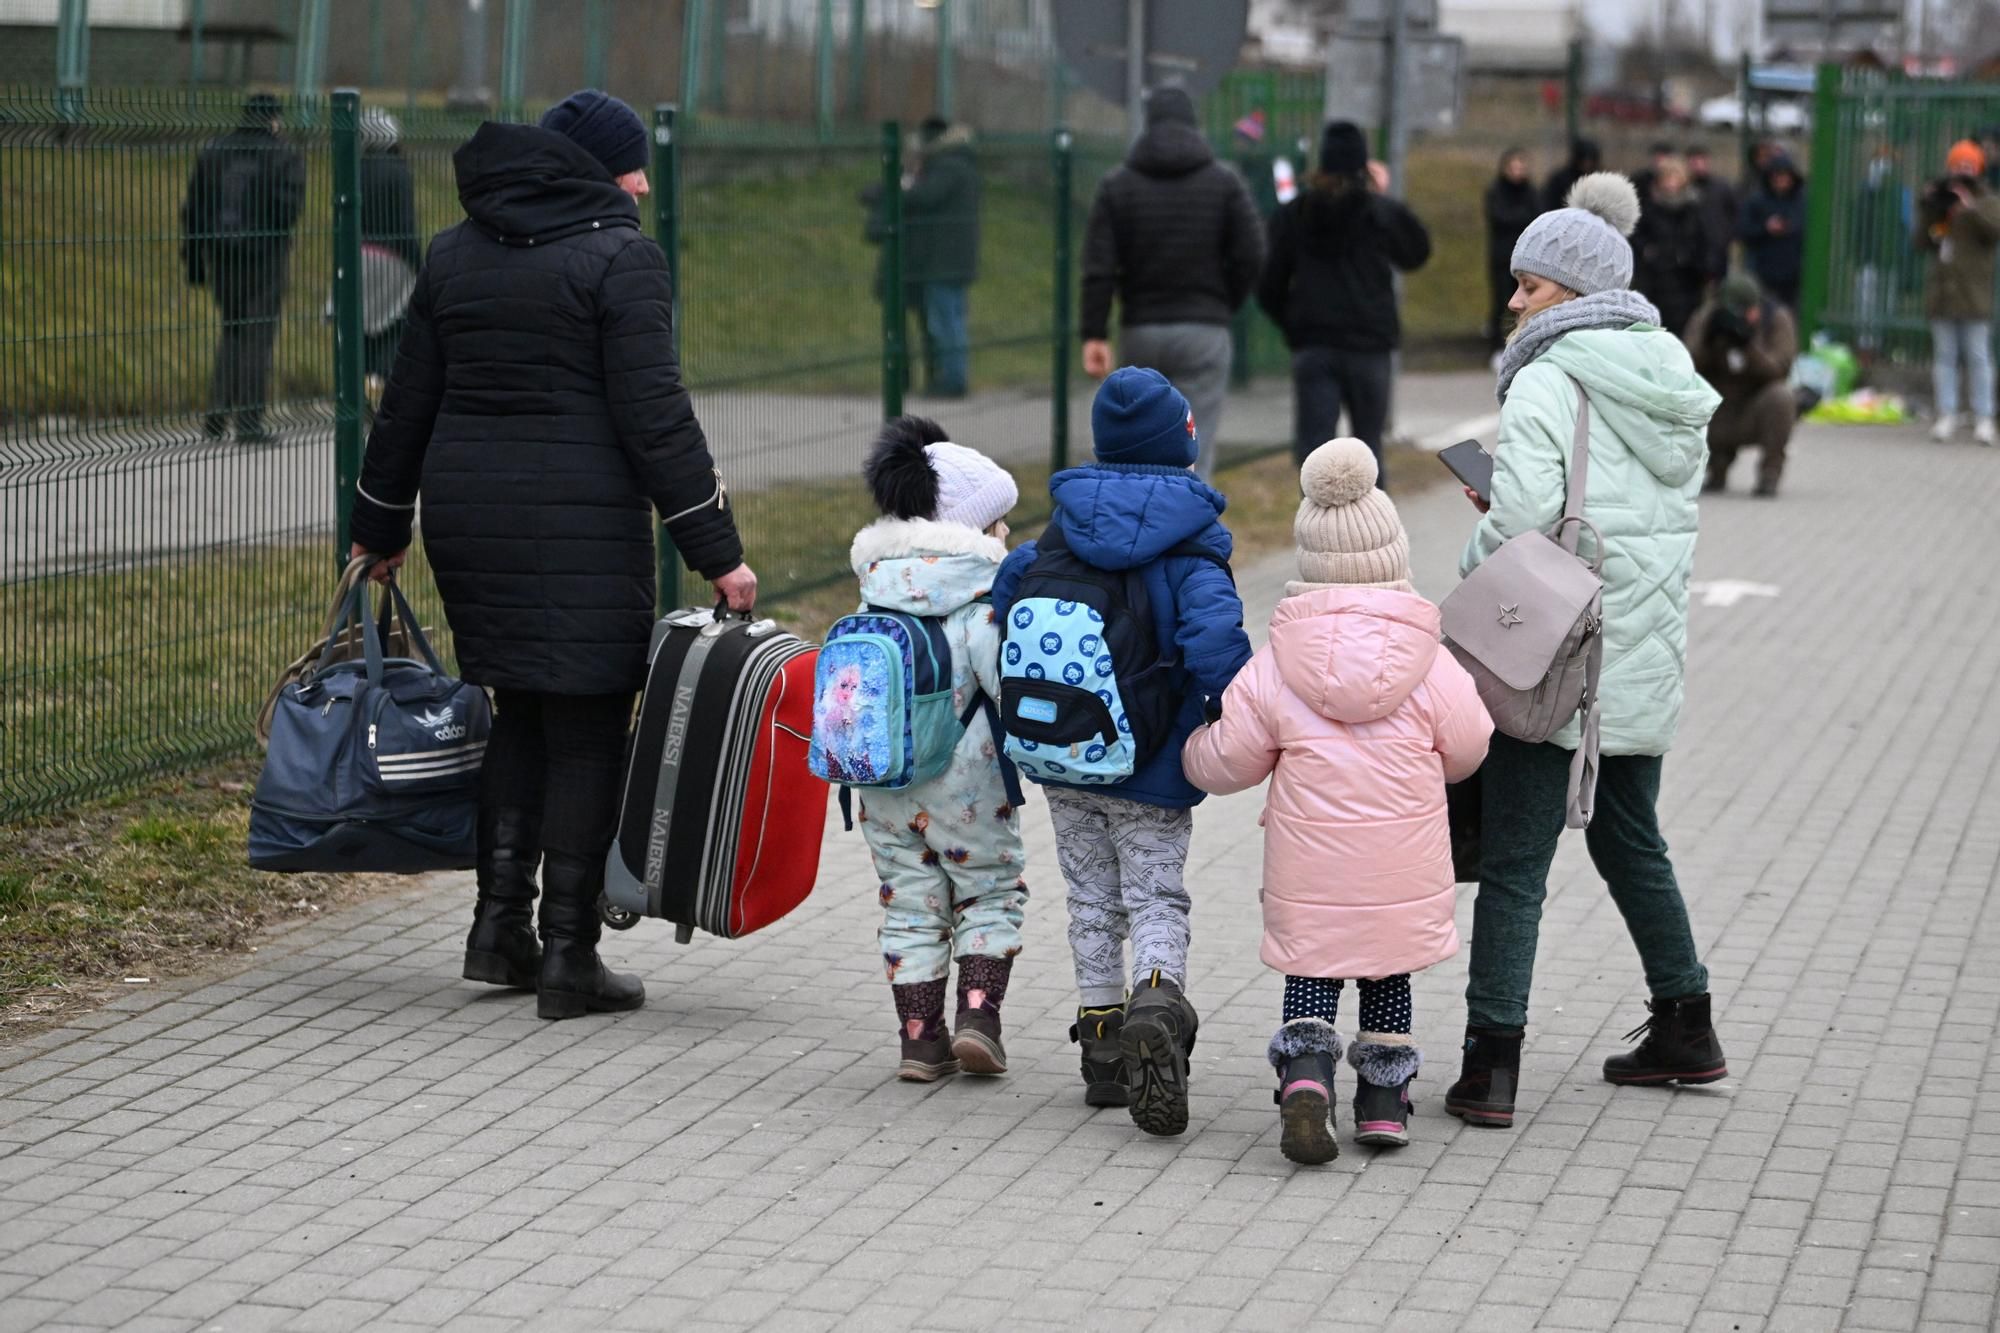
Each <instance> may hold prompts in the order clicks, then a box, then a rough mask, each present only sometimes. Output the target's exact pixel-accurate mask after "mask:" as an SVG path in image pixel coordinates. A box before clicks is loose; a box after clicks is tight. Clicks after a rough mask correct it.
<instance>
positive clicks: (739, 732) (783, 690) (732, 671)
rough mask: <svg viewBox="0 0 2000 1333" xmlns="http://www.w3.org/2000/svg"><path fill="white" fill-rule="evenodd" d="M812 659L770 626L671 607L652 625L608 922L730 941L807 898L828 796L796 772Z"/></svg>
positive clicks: (802, 754)
mask: <svg viewBox="0 0 2000 1333" xmlns="http://www.w3.org/2000/svg"><path fill="white" fill-rule="evenodd" d="M817 657H818V650H817V649H815V648H814V647H813V646H812V645H811V644H808V643H806V642H804V641H803V640H801V639H799V638H797V637H795V636H793V635H790V634H787V633H785V632H784V631H783V630H780V629H779V628H778V627H777V626H776V625H775V624H773V623H772V622H770V621H768V620H754V621H753V620H751V619H749V618H748V617H742V618H738V617H735V616H730V615H726V614H724V615H718V614H716V613H712V612H709V611H679V612H676V613H675V614H673V615H670V616H668V617H667V618H666V619H664V620H662V621H660V622H659V624H657V625H655V626H654V627H653V645H652V651H651V654H650V657H649V660H648V665H647V669H646V692H645V694H644V696H643V697H642V698H641V700H640V703H639V722H638V725H637V727H636V728H634V730H633V735H632V757H631V759H630V760H629V761H628V762H627V764H626V769H625V791H624V795H623V798H622V801H621V804H620V806H619V817H618V838H617V841H615V842H614V843H613V844H612V845H611V854H610V856H609V857H608V858H607V860H606V863H605V867H604V898H603V901H602V902H601V903H600V904H599V907H600V911H601V914H602V916H603V918H604V921H605V924H607V925H609V926H611V927H613V928H614V929H617V930H626V929H629V928H631V927H632V926H633V925H636V924H637V923H638V920H639V918H640V917H642V916H651V917H663V918H665V919H666V920H668V921H671V922H673V923H674V925H675V931H674V938H675V939H677V940H679V941H680V942H681V943H683V944H685V943H687V942H688V940H690V939H692V938H693V937H694V932H695V930H696V928H697V927H698V928H700V929H702V930H705V931H708V932H709V933H710V934H712V935H720V936H722V937H724V938H725V939H734V938H736V937H737V936H739V935H747V934H749V933H750V932H751V931H753V930H759V929H761V928H763V927H765V926H768V925H770V924H771V923H772V922H773V921H776V920H777V919H778V918H780V917H782V916H784V915H785V914H786V913H787V912H790V911H791V910H792V909H793V908H795V907H797V906H798V905H799V904H800V903H802V902H804V901H805V898H806V895H807V894H809V893H811V892H812V886H813V881H814V880H815V879H817V878H818V876H819V849H820V834H821V830H822V829H823V827H824V825H825V823H826V801H827V792H828V788H827V786H826V784H825V783H823V782H821V781H820V780H819V779H817V778H815V777H814V776H813V775H812V771H811V770H810V769H808V768H807V767H806V754H807V751H808V750H809V749H810V745H811V742H810V738H811V736H812V707H813V688H812V687H813V665H814V662H815V659H816V658H817Z"/></svg>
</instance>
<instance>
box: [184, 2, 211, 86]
mask: <svg viewBox="0 0 2000 1333" xmlns="http://www.w3.org/2000/svg"><path fill="white" fill-rule="evenodd" d="M187 14H188V90H189V91H190V92H192V91H193V90H194V89H196V88H199V87H200V86H201V81H202V77H203V76H204V75H205V74H207V72H208V70H207V63H208V62H207V59H206V53H205V52H204V50H203V49H202V48H203V39H204V38H205V37H206V35H207V28H208V6H207V4H205V3H204V0H188V10H187Z"/></svg>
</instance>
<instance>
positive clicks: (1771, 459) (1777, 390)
mask: <svg viewBox="0 0 2000 1333" xmlns="http://www.w3.org/2000/svg"><path fill="white" fill-rule="evenodd" d="M1686 341H1687V346H1688V351H1689V352H1691V353H1692V354H1693V355H1694V368H1695V370H1696V371H1698V372H1700V374H1701V377H1702V378H1703V379H1705V380H1707V381H1708V382H1709V384H1710V385H1711V386H1712V387H1713V388H1714V389H1715V391H1716V392H1717V393H1719V394H1721V395H1722V406H1720V407H1718V408H1717V409H1716V410H1715V415H1714V416H1713V417H1712V418H1710V420H1709V423H1708V479H1707V481H1706V482H1705V483H1704V484H1703V486H1702V491H1703V493H1704V494H1713V493H1716V492H1719V491H1722V490H1725V489H1727V487H1728V484H1729V467H1730V464H1732V463H1734V462H1735V461H1736V454H1737V451H1738V450H1740V449H1744V448H1746V447H1754V448H1755V449H1756V450H1757V451H1758V460H1757V489H1756V492H1755V493H1756V494H1757V495H1758V496H1759V497H1760V498H1762V499H1766V500H1770V499H1775V498H1776V497H1777V494H1778V482H1779V481H1780V480H1781V479H1782V478H1783V477H1784V473H1785V447H1786V446H1787V445H1789V444H1790V443H1791V440H1792V427H1793V426H1794V425H1795V424H1797V421H1798V400H1797V398H1796V397H1795V396H1794V395H1793V393H1792V386H1791V383H1790V380H1791V374H1792V362H1793V360H1794V359H1795V358H1796V357H1797V356H1798V354H1799V331H1798V325H1797V324H1796V323H1794V322H1793V320H1792V312H1791V311H1789V310H1787V309H1785V308H1784V307H1783V306H1781V305H1779V304H1778V303H1777V302H1776V301H1773V300H1771V299H1770V298H1768V297H1766V296H1765V295H1764V292H1763V289H1762V288H1761V287H1759V286H1758V285H1757V279H1756V278H1754V277H1752V276H1751V275H1750V274H1748V273H1744V272H1737V273H1732V274H1730V275H1729V276H1728V277H1727V278H1724V279H1723V280H1722V283H1721V285H1720V286H1719V287H1717V288H1716V292H1715V295H1714V296H1713V297H1711V298H1710V299H1709V300H1708V301H1707V303H1706V304H1704V305H1703V306H1702V307H1701V309H1699V310H1697V311H1695V314H1694V318H1693V319H1692V320H1690V321H1688V326H1687V334H1686Z"/></svg>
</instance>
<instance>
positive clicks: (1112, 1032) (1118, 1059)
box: [1069, 1005, 1132, 1106]
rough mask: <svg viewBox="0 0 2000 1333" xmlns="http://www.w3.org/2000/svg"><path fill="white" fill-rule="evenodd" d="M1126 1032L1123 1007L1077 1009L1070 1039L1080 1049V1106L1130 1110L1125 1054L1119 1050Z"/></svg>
mask: <svg viewBox="0 0 2000 1333" xmlns="http://www.w3.org/2000/svg"><path fill="white" fill-rule="evenodd" d="M1124 1030H1125V1010H1124V1009H1123V1008H1122V1007H1112V1008H1104V1009H1093V1008H1090V1007H1089V1006H1087V1005H1080V1006H1078V1008H1077V1011H1076V1022H1074V1023H1072V1024H1070V1025H1069V1039H1070V1040H1071V1041H1073V1042H1075V1043H1076V1044H1077V1045H1079V1046H1081V1047H1082V1048H1083V1104H1084V1105H1085V1106H1130V1105H1131V1104H1132V1090H1131V1089H1130V1088H1128V1087H1126V1086H1125V1053H1124V1052H1123V1051H1121V1050H1119V1049H1118V1038H1119V1034H1121V1033H1122V1032H1124Z"/></svg>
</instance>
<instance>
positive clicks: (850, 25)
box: [847, 0, 868, 120]
mask: <svg viewBox="0 0 2000 1333" xmlns="http://www.w3.org/2000/svg"><path fill="white" fill-rule="evenodd" d="M866 114H868V0H847V115H848V118H849V119H850V120H860V119H861V118H862V117H863V116H864V115H866Z"/></svg>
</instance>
